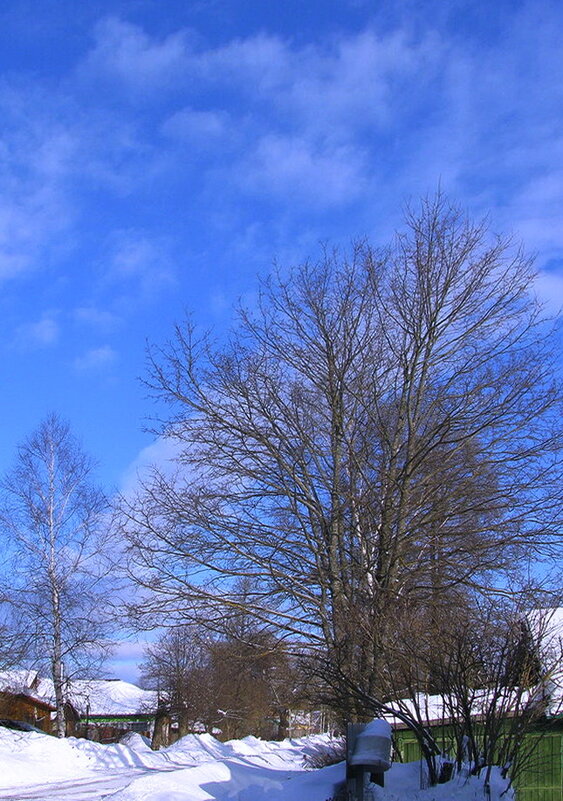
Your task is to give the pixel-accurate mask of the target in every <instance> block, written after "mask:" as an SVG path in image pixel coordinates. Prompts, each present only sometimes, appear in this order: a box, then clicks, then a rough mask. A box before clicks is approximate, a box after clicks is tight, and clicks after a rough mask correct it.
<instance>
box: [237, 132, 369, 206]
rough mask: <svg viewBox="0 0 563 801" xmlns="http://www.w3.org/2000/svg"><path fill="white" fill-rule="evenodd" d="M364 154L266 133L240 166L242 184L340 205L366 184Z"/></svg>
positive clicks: (312, 202) (318, 203)
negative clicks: (316, 145)
mask: <svg viewBox="0 0 563 801" xmlns="http://www.w3.org/2000/svg"><path fill="white" fill-rule="evenodd" d="M362 155H363V154H362V153H361V151H359V150H354V149H353V148H349V147H344V146H342V147H336V148H331V149H329V148H327V149H324V150H323V149H320V148H317V147H315V146H313V145H311V144H310V143H309V142H307V141H306V140H304V139H302V138H299V137H280V136H273V135H272V136H264V137H263V138H262V139H261V140H260V141H259V142H258V145H257V147H256V150H255V152H254V153H253V154H252V155H251V156H249V158H248V159H247V160H246V161H245V162H243V163H242V164H241V165H240V167H239V169H238V178H239V181H240V183H241V185H242V186H243V187H245V188H247V189H251V190H258V191H260V192H262V193H265V194H268V195H271V196H276V195H277V196H280V195H283V196H285V197H288V196H289V197H291V198H292V200H294V201H295V200H301V201H306V202H307V203H308V204H309V205H311V206H325V207H326V206H332V205H341V204H343V203H347V202H349V201H351V200H354V199H356V198H357V197H358V196H359V195H360V194H361V193H362V191H364V190H365V188H366V184H367V165H366V164H365V163H364V161H363V159H362Z"/></svg>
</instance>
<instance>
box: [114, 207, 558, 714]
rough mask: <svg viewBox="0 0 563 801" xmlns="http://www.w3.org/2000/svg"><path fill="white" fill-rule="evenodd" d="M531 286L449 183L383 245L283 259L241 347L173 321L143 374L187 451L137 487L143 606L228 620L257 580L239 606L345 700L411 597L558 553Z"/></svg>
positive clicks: (134, 506)
mask: <svg viewBox="0 0 563 801" xmlns="http://www.w3.org/2000/svg"><path fill="white" fill-rule="evenodd" d="M533 283H534V270H533V266H532V264H531V262H530V260H529V259H528V258H527V257H526V256H525V255H524V254H523V252H522V251H521V250H520V249H519V248H518V247H514V246H513V245H512V244H511V243H510V241H507V240H505V239H504V238H502V237H497V236H494V235H492V234H491V233H490V231H489V230H488V228H487V226H486V225H485V224H482V223H478V224H475V223H473V222H471V221H470V220H468V219H467V218H466V217H465V216H464V214H463V213H462V212H461V211H460V210H459V209H457V208H455V207H453V206H452V205H450V204H449V203H448V202H447V201H446V200H445V199H444V198H443V197H442V196H439V197H436V198H432V199H429V200H426V201H423V202H422V204H421V208H420V210H418V211H416V212H409V213H407V215H406V221H405V228H404V230H403V231H402V232H401V233H399V234H398V235H397V236H396V238H395V240H394V241H393V243H392V244H391V245H390V246H389V247H388V248H387V249H385V250H381V251H376V250H374V249H372V248H371V247H369V246H368V245H367V244H364V243H361V244H359V245H357V246H356V247H355V248H354V249H353V252H352V253H351V255H350V257H344V256H341V255H340V254H339V253H336V252H327V253H324V255H323V257H322V258H321V260H320V261H319V262H318V263H315V264H311V263H306V264H304V265H302V266H301V267H298V268H296V269H294V270H292V271H289V272H283V271H281V270H278V271H277V272H276V273H275V274H274V275H273V277H271V278H270V279H268V280H266V281H265V282H264V283H263V284H262V286H261V290H260V294H259V299H258V301H257V304H256V306H255V307H254V308H252V309H251V310H245V309H243V310H242V311H241V312H240V317H239V321H238V325H237V327H236V328H235V329H234V331H233V333H232V336H231V339H230V340H229V342H228V344H220V345H218V346H216V345H214V343H213V341H212V339H211V338H210V337H207V336H200V335H198V334H197V333H196V331H195V330H194V329H193V328H192V327H191V326H190V325H189V324H186V325H181V326H180V325H179V326H178V327H177V328H176V331H175V336H174V338H173V339H172V341H170V342H169V343H168V344H167V345H166V346H164V347H162V348H160V349H159V348H155V349H153V350H152V351H151V353H150V365H151V378H150V381H149V385H150V387H151V388H152V390H153V391H154V393H155V394H156V396H157V397H158V398H160V399H163V400H164V401H166V402H167V403H168V404H169V409H170V413H169V416H168V417H167V419H165V420H164V421H163V422H162V426H161V428H160V429H159V430H160V433H162V434H163V435H164V436H166V437H171V438H173V439H174V440H176V442H177V445H178V451H179V457H178V470H177V472H176V474H175V475H174V476H172V477H171V476H170V473H169V471H168V472H167V474H164V473H161V472H159V471H158V470H155V471H154V473H153V475H152V477H151V479H150V480H148V481H146V482H145V484H144V486H143V487H142V488H141V490H140V491H139V493H138V496H137V497H136V498H134V499H131V498H129V499H128V500H125V501H124V502H123V505H122V511H123V515H124V518H123V519H124V531H125V533H126V536H127V538H128V542H129V552H130V568H131V570H132V573H133V575H134V577H135V580H136V581H137V582H138V583H139V584H140V585H142V586H144V587H145V589H146V593H145V595H144V598H143V612H145V613H147V614H153V613H156V614H158V613H160V612H163V613H165V614H166V615H168V619H169V620H170V619H173V618H174V617H175V616H176V617H177V618H180V619H182V618H185V617H189V616H190V615H192V614H200V613H201V612H202V610H203V612H204V614H205V616H206V617H207V619H208V620H213V619H214V618H216V619H217V620H220V619H221V618H222V617H223V616H224V614H225V613H226V610H228V609H229V608H230V607H231V608H232V607H240V605H241V603H242V602H241V600H240V597H239V595H238V594H237V592H236V587H237V583H238V582H240V580H241V579H246V580H250V581H251V586H252V588H253V589H252V592H250V593H248V594H247V595H246V597H245V600H244V603H243V606H244V609H245V610H246V611H250V612H252V614H254V615H255V616H256V617H257V618H258V619H260V620H262V621H263V622H264V623H266V624H268V625H270V626H272V627H273V629H274V630H276V631H277V632H278V635H280V636H283V637H286V638H288V639H289V640H290V641H292V642H294V643H296V644H300V643H303V642H305V641H306V642H307V643H308V644H309V645H310V646H311V647H312V648H316V649H317V652H318V655H319V659H320V658H322V659H324V660H325V665H326V668H327V671H325V674H324V675H325V677H326V678H328V681H329V684H332V686H333V688H334V690H335V693H337V694H339V696H340V703H341V704H342V705H344V706H346V705H347V704H348V702H347V701H346V700H345V699H344V698H343V693H344V691H346V692H348V691H349V688H351V687H357V688H359V689H361V693H362V694H364V695H367V696H370V697H377V694H378V692H379V691H380V686H381V682H380V677H381V675H382V671H383V670H384V663H385V643H386V642H388V641H389V638H390V637H392V636H393V633H392V630H393V618H394V614H395V611H396V610H398V609H400V608H408V609H412V608H416V605H417V604H418V605H420V606H421V607H424V608H425V609H428V608H431V606H432V604H436V603H438V602H439V603H442V604H443V603H444V600H445V599H447V602H448V603H450V604H456V603H459V604H462V603H464V599H465V598H466V597H467V594H468V593H479V592H485V591H486V592H490V591H495V590H503V588H504V587H505V586H508V585H507V584H506V579H507V576H509V575H510V574H511V573H514V572H517V571H518V570H519V569H520V568H522V566H523V565H524V564H526V562H527V560H529V559H530V556H531V555H533V558H534V559H541V558H543V557H549V555H553V552H554V549H555V548H557V547H558V544H559V541H560V540H559V537H560V531H561V496H562V491H563V482H562V480H561V444H562V441H561V395H560V390H559V386H558V385H557V384H556V382H555V380H554V350H553V342H552V339H551V337H552V329H551V326H550V325H549V323H547V322H546V321H545V320H544V319H543V317H542V313H541V309H540V308H539V306H538V303H537V302H536V299H535V297H534V292H533V288H534V287H533ZM318 664H320V662H319V663H318ZM344 694H345V693H344ZM352 695H354V693H353V692H352Z"/></svg>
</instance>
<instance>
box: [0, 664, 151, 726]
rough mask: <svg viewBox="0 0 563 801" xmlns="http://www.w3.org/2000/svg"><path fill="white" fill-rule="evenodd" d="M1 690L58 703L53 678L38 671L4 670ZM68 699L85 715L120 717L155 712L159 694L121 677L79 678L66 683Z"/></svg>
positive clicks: (0, 684) (0, 679)
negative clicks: (46, 676) (43, 675)
mask: <svg viewBox="0 0 563 801" xmlns="http://www.w3.org/2000/svg"><path fill="white" fill-rule="evenodd" d="M0 692H11V693H25V694H26V695H29V696H32V697H33V698H36V699H38V700H42V701H45V702H46V703H48V704H51V705H53V706H54V704H55V689H54V686H53V681H52V679H48V678H44V677H40V676H38V675H37V672H36V671H34V670H4V671H0ZM65 700H67V701H70V703H71V704H72V705H73V707H74V708H75V709H76V711H77V712H78V713H79V714H80V715H81V716H85V715H86V714H87V713H88V714H89V715H90V716H93V717H96V716H98V717H120V716H123V715H139V714H151V713H154V711H155V710H156V707H157V695H156V693H155V692H153V691H152V690H143V689H142V688H141V687H137V686H136V685H135V684H130V683H129V682H128V681H121V680H120V679H77V680H73V681H68V682H66V683H65Z"/></svg>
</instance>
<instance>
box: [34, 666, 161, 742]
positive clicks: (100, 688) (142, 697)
mask: <svg viewBox="0 0 563 801" xmlns="http://www.w3.org/2000/svg"><path fill="white" fill-rule="evenodd" d="M38 691H39V693H40V695H41V696H42V697H44V698H47V699H49V700H52V698H53V697H54V688H53V682H52V681H51V680H50V679H43V678H42V679H40V680H39V683H38ZM65 697H66V699H67V702H68V703H69V704H70V706H71V708H72V709H73V710H75V711H76V713H77V714H78V716H79V720H78V721H77V722H76V723H75V725H74V727H73V729H74V730H73V731H68V728H69V726H68V717H67V734H71V733H72V734H74V735H75V736H78V737H88V738H89V739H93V740H99V741H100V742H116V741H117V740H119V738H120V737H121V736H123V734H125V733H126V732H128V731H133V732H138V733H139V734H144V735H145V736H147V737H149V736H150V734H151V731H152V727H153V725H154V719H155V715H156V708H157V697H156V693H154V692H152V691H150V690H143V689H142V688H141V687H137V686H136V685H135V684H131V683H130V682H127V681H121V679H74V680H70V681H68V682H66V686H65Z"/></svg>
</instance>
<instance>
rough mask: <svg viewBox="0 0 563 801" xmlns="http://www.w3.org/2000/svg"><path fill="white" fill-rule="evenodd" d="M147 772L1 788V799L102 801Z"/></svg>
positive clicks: (128, 772) (140, 771)
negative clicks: (19, 788) (19, 787)
mask: <svg viewBox="0 0 563 801" xmlns="http://www.w3.org/2000/svg"><path fill="white" fill-rule="evenodd" d="M146 773H147V771H145V770H142V769H138V770H131V771H127V772H122V773H120V774H119V775H117V776H108V775H107V774H106V775H104V776H100V778H99V779H98V778H96V779H91V778H88V779H71V780H69V781H65V782H55V783H53V784H50V783H49V784H45V783H42V784H36V785H28V786H27V787H23V788H22V789H21V790H18V789H17V788H16V787H10V788H9V789H6V790H3V789H1V788H0V799H2V801H8V799H9V801H24V799H25V801H27V799H35V801H59V799H61V801H63V799H67V801H101V800H102V799H103V798H106V797H107V796H108V795H111V794H112V793H115V792H117V791H118V790H122V789H123V788H124V787H127V785H128V784H130V783H131V782H132V781H133V779H136V778H138V777H139V776H142V775H143V774H146Z"/></svg>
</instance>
